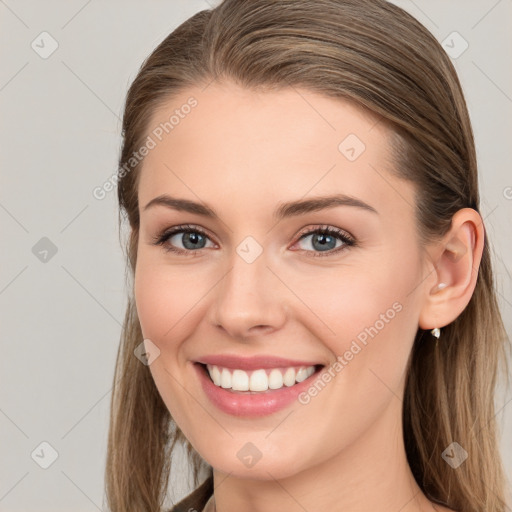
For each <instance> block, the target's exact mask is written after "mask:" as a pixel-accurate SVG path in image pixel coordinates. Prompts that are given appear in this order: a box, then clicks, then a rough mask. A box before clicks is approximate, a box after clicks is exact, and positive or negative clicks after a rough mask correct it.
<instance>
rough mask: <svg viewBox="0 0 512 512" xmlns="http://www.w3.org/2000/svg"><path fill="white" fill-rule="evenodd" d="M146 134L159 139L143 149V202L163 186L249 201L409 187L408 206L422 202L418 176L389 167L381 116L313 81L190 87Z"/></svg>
mask: <svg viewBox="0 0 512 512" xmlns="http://www.w3.org/2000/svg"><path fill="white" fill-rule="evenodd" d="M147 135H148V136H149V137H151V139H152V140H153V143H154V147H153V149H151V151H150V152H149V154H147V156H146V157H145V158H144V163H143V170H142V174H141V179H140V182H139V197H140V202H141V203H143V202H144V201H146V202H147V201H149V200H150V199H152V198H153V197H155V196H156V195H158V194H161V193H163V192H168V193H173V195H176V192H178V193H179V194H180V195H181V196H184V197H187V198H191V199H194V200H197V199H198V198H204V199H205V200H206V199H207V198H209V197H212V196H215V197H217V198H219V199H229V201H230V202H233V201H234V199H233V198H232V194H233V192H234V191H236V193H237V194H238V195H240V194H242V195H243V196H244V198H243V200H242V199H241V202H244V203H246V204H249V203H250V202H252V201H254V202H257V201H260V203H261V201H267V200H269V201H270V200H276V201H278V200H279V201H282V200H287V199H297V198H298V197H303V196H305V195H308V194H309V195H321V194H324V193H327V192H328V193H332V192H343V193H346V194H351V195H354V196H356V197H360V198H361V199H363V200H365V201H367V202H370V203H372V202H373V203H374V204H380V205H381V206H383V207H384V206H386V203H387V205H388V206H389V201H390V200H393V201H395V203H396V200H397V199H398V198H400V197H402V199H405V201H402V202H405V203H406V204H405V205H403V207H404V208H407V207H410V206H411V205H412V204H413V202H414V199H413V190H412V188H411V186H410V184H408V183H406V182H404V181H402V180H399V179H398V178H395V177H394V176H392V174H391V173H390V170H391V169H392V167H393V161H392V151H391V147H390V144H389V138H388V131H387V128H386V127H385V126H384V125H383V124H382V123H380V122H379V121H378V118H377V117H376V116H373V115H371V114H369V113H368V112H367V111H365V110H362V109H360V108H358V107H356V106H355V105H354V104H351V103H348V102H346V101H344V100H340V99H335V98H329V97H327V96H323V95H321V94H318V93H315V92H311V91H308V90H304V89H297V88H286V89H280V90H274V91H265V92H262V91H255V90H249V89H245V88H242V87H239V86H237V85H234V84H232V83H229V82H228V83H223V84H219V83H213V84H210V85H209V86H208V87H206V88H205V89H201V88H190V89H187V90H184V91H182V92H180V94H178V95H176V96H175V97H173V98H172V99H169V100H168V101H167V102H166V103H165V104H164V105H162V106H161V107H160V108H159V109H158V110H157V111H156V112H154V113H153V116H152V118H151V121H150V123H149V127H148V131H147ZM194 196H195V197H194ZM208 202H209V201H208ZM397 206H398V205H397Z"/></svg>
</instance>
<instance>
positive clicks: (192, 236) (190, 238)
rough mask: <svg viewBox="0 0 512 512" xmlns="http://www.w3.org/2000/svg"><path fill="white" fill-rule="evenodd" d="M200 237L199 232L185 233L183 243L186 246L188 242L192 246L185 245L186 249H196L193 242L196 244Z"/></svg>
mask: <svg viewBox="0 0 512 512" xmlns="http://www.w3.org/2000/svg"><path fill="white" fill-rule="evenodd" d="M201 237H202V235H200V234H199V233H185V235H184V243H183V245H184V246H185V247H187V242H188V243H190V244H191V245H192V247H187V249H197V247H194V244H197V243H198V242H199V239H200V238H201ZM200 248H201V247H200Z"/></svg>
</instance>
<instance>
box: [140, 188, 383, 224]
mask: <svg viewBox="0 0 512 512" xmlns="http://www.w3.org/2000/svg"><path fill="white" fill-rule="evenodd" d="M157 205H160V206H165V207H167V208H171V209H173V210H179V211H184V212H188V213H193V214H196V215H202V216H204V217H208V218H213V219H218V218H219V216H218V215H217V214H216V213H215V210H213V208H210V207H209V206H208V205H206V204H202V203H197V202H195V201H191V200H189V199H180V198H176V197H171V196H169V195H168V194H162V195H160V196H158V197H155V198H154V199H152V200H151V201H149V203H148V204H146V206H144V211H146V210H148V209H149V208H152V207H154V206H157ZM336 206H352V207H355V208H360V209H363V210H366V211H369V212H372V213H376V214H377V215H378V212H377V210H376V209H375V208H374V207H373V206H370V205H369V204H367V203H365V202H364V201H361V200H360V199H357V198H356V197H353V196H348V195H345V194H336V195H331V196H324V197H312V198H310V199H300V200H298V201H290V202H287V203H281V204H280V205H279V206H278V207H277V208H276V210H275V211H274V215H273V216H274V218H275V219H277V220H282V219H285V218H288V217H294V216H298V215H304V214H306V213H309V212H316V211H320V210H325V209H327V208H334V207H336Z"/></svg>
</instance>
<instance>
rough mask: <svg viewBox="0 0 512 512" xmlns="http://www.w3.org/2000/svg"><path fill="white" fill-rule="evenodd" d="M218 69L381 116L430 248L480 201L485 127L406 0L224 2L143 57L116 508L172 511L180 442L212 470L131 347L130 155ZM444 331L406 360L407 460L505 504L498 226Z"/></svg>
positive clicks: (121, 180) (439, 482) (420, 479)
mask: <svg viewBox="0 0 512 512" xmlns="http://www.w3.org/2000/svg"><path fill="white" fill-rule="evenodd" d="M222 79H229V80H232V81H235V82H236V83H237V84H239V85H242V86H244V87H247V88H250V89H256V88H269V89H271V88H285V87H296V86H297V87H302V88H306V89H308V90H311V91H314V92H317V93H321V94H323V95H326V96H329V97H333V98H340V99H343V100H346V101H350V102H354V103H355V104H357V105H358V106H360V107H361V108H364V109H368V110H369V111H371V112H373V113H374V114H375V115H376V116H378V117H379V118H380V119H381V121H382V122H383V123H386V124H387V125H388V126H389V127H390V129H391V131H392V134H393V148H394V155H395V160H396V165H395V172H396V174H397V175H398V176H399V177H401V178H403V179H406V180H409V181H410V182H412V183H414V184H415V185H416V189H417V204H416V215H417V225H418V230H419V233H420V235H421V242H422V244H425V243H427V242H429V241H433V240H436V239H439V237H441V236H442V235H444V234H445V233H446V232H447V230H448V229H449V228H450V224H451V218H452V216H453V215H454V213H455V212H457V211H458V210H459V209H461V208H465V207H469V208H473V209H475V210H477V211H479V191H478V177H477V161H476V154H475V146H474V140H473V132H472V128H471V123H470V119H469V115H468V110H467V107H466V103H465V100H464V96H463V92H462V89H461V86H460V83H459V80H458V78H457V75H456V72H455V69H454V67H453V65H452V63H451V61H450V59H449V57H448V56H447V55H446V54H445V52H444V51H443V49H442V47H441V46H440V44H439V43H438V42H437V40H436V39H435V38H434V36H433V35H432V34H431V33H430V32H428V30H426V29H425V28H424V27H423V25H421V24H420V23H419V22H418V21H417V20H416V19H414V18H413V17H412V16H411V15H409V14H408V13H407V12H406V11H404V10H402V9H401V8H399V7H397V6H395V5H393V4H390V3H387V2H386V1H384V0H316V1H314V2H312V1H311V0H278V1H277V0H251V1H244V0H225V1H224V2H222V3H221V4H220V5H219V6H217V7H216V8H215V9H213V10H205V11H201V12H199V13H197V14H195V15H194V16H192V17H191V18H190V19H188V20H187V21H186V22H184V23H183V24H182V25H180V26H179V27H178V28H177V29H176V30H174V31H173V32H172V33H171V34H170V35H169V36H168V37H166V38H165V39H164V40H163V41H162V43H161V44H160V45H159V46H158V47H157V48H156V49H155V50H154V51H153V52H152V53H151V55H150V56H149V57H148V58H147V59H146V60H145V62H144V63H143V64H142V66H141V68H140V70H139V72H138V74H137V76H136V78H135V80H134V81H133V83H132V84H131V86H130V89H129V91H128V94H127V98H126V104H125V110H124V116H123V133H122V135H123V145H122V149H121V154H120V158H119V177H118V199H119V206H120V212H119V222H120V226H121V225H122V224H123V220H124V217H126V218H127V220H128V222H129V228H130V234H129V237H128V238H127V240H126V258H127V273H128V274H127V277H128V279H129V281H130V283H131V284H130V293H129V300H128V306H127V310H126V316H125V320H124V325H123V330H122V334H121V343H120V347H119V352H118V357H117V363H116V369H115V376H114V388H113V393H112V401H111V417H110V430H109V437H108V453H107V463H106V473H105V481H106V495H107V500H108V506H109V508H110V510H111V511H112V512H128V511H130V512H137V511H140V512H142V511H144V512H147V511H149V510H151V511H156V510H160V509H161V507H162V505H163V503H164V499H165V497H166V495H167V491H168V483H169V475H170V469H171V466H170V464H171V455H172V452H173V449H174V447H175V445H176V443H183V446H184V447H186V449H187V453H188V454H189V457H190V460H191V464H192V467H193V469H194V483H195V485H198V473H199V471H200V469H201V467H203V468H206V469H209V470H210V471H211V467H209V466H203V464H206V463H205V462H204V461H203V460H202V459H201V457H200V456H199V454H198V453H197V452H195V450H194V449H193V448H192V446H191V445H190V443H189V442H188V441H187V439H186V438H185V437H184V435H183V433H182V432H181V431H180V429H179V428H178V427H177V425H176V424H175V422H174V421H173V419H172V417H171V416H170V414H169V412H168V410H167V408H166V407H165V405H164V403H163V401H162V399H161V397H160V395H159V393H158V391H157V388H156V387H155V384H154V382H153V379H152V377H151V375H150V372H149V368H148V367H147V366H145V365H143V364H141V363H140V361H139V360H138V359H137V358H136V357H135V356H134V353H133V352H134V349H135V347H136V346H137V345H138V344H139V343H141V341H142V333H141V328H140V324H139V321H138V318H137V312H136V308H135V303H134V299H133V287H132V285H133V280H132V278H133V274H134V270H135V265H136V257H137V244H138V230H139V206H138V202H137V186H138V176H139V174H140V171H141V167H142V165H143V160H142V161H141V162H140V163H136V165H133V163H134V162H133V160H131V159H132V158H133V155H134V153H136V152H137V151H138V150H139V148H141V147H142V146H143V145H144V141H145V140H146V139H147V136H148V130H149V129H150V128H151V127H150V126H149V120H150V118H151V116H152V115H153V113H154V112H155V110H156V109H157V108H159V107H160V106H162V105H163V104H164V103H165V102H167V101H168V100H169V99H170V98H171V97H172V96H173V95H176V94H177V93H180V92H182V91H184V90H186V89H187V87H191V86H198V85H203V84H204V85H207V84H208V83H209V82H211V81H212V80H222ZM129 163H130V165H132V167H130V168H129V170H127V169H128V167H127V165H128V164H129ZM442 331H443V334H442V339H441V340H440V341H439V346H438V348H437V349H436V344H435V343H432V342H431V338H430V339H429V340H428V341H429V342H427V340H424V337H426V335H427V334H428V335H429V336H430V334H429V333H426V332H425V331H423V330H421V329H418V332H417V334H416V338H415V341H414V346H413V349H412V351H411V355H410V358H409V363H408V368H407V381H406V388H405V395H404V407H403V427H404V442H405V446H406V453H407V458H408V461H409V464H410V466H411V470H412V472H413V474H414V477H415V478H416V480H417V483H418V485H419V486H420V488H421V489H422V490H423V492H424V493H425V494H426V496H427V497H428V498H429V499H431V500H432V501H434V502H437V503H442V504H445V505H446V506H448V507H450V508H453V509H455V510H458V511H464V512H504V510H505V508H506V498H505V496H506V494H505V476H504V471H503V467H502V462H501V458H500V453H499V446H498V437H497V436H498V432H497V425H496V423H495V403H494V397H495V395H494V393H495V387H496V384H497V378H498V376H499V369H500V363H502V364H503V370H504V374H505V375H506V377H507V381H506V382H507V385H508V384H509V376H508V362H507V351H506V349H507V348H509V345H508V339H507V336H506V332H505V328H504V325H503V322H502V319H501V316H500V312H499V308H498V303H497V299H496V292H495V284H494V279H493V273H492V268H491V253H490V248H489V239H488V238H487V235H486V238H485V246H484V250H483V256H482V260H481V265H480V269H479V272H478V278H477V282H476V288H475V290H474V293H473V296H472V298H471V300H470V302H469V304H468V306H467V307H466V308H465V310H464V311H463V312H462V313H461V314H460V315H459V317H458V318H457V319H456V320H454V321H453V322H452V323H451V324H450V325H448V326H446V327H444V328H443V329H442ZM452 442H457V443H458V444H459V445H461V446H462V447H463V448H464V449H465V450H466V452H467V453H468V455H469V456H468V458H467V459H466V460H465V462H464V463H463V464H462V465H460V466H459V467H458V468H457V469H453V468H452V467H451V466H450V465H449V464H447V463H446V462H445V460H444V459H443V457H442V453H443V451H444V450H445V449H446V448H447V447H448V446H449V445H450V444H451V443H452Z"/></svg>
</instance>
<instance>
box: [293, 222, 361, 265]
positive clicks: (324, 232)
mask: <svg viewBox="0 0 512 512" xmlns="http://www.w3.org/2000/svg"><path fill="white" fill-rule="evenodd" d="M308 237H311V239H310V241H309V242H308V243H307V244H305V245H307V246H309V247H312V248H313V250H312V251H311V250H308V249H305V250H306V251H307V252H309V253H312V254H310V255H309V256H313V257H317V256H320V257H323V256H332V255H333V254H336V253H339V252H340V251H343V250H345V249H347V248H348V247H352V246H355V245H356V241H355V239H354V238H352V237H351V236H350V235H348V233H346V232H344V231H342V230H341V229H338V228H333V227H331V226H321V227H318V228H316V229H310V230H309V231H306V232H305V233H302V234H301V236H300V239H299V240H298V242H297V243H299V242H301V241H303V240H305V239H307V238H308ZM337 242H341V243H340V244H339V245H338V246H336V243H337Z"/></svg>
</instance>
